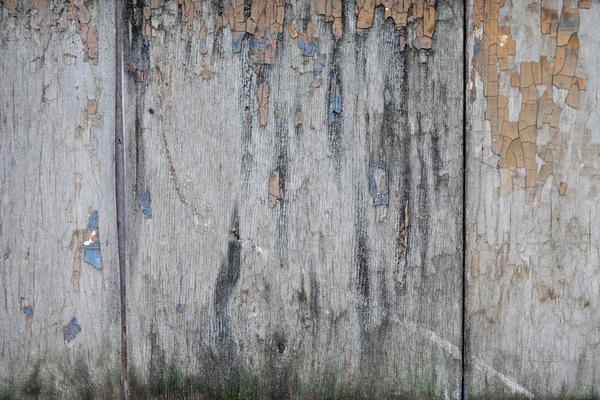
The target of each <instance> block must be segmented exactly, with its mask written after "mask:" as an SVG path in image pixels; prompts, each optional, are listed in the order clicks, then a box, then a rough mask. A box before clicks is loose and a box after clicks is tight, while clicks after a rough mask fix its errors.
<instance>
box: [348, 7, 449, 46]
mask: <svg viewBox="0 0 600 400" xmlns="http://www.w3.org/2000/svg"><path fill="white" fill-rule="evenodd" d="M379 5H382V6H383V7H384V8H385V14H384V19H388V18H391V19H392V20H393V21H394V24H396V29H397V30H403V28H406V27H407V26H408V24H409V23H411V22H414V24H415V39H414V41H413V43H412V44H413V46H414V47H415V48H417V49H430V48H431V46H432V38H433V34H434V32H435V24H436V21H437V17H438V13H437V11H436V9H435V0H357V1H356V5H355V7H354V13H355V14H356V16H357V21H356V31H357V33H358V34H359V35H361V34H364V32H365V30H366V29H368V28H370V27H371V26H373V17H374V15H375V7H377V6H379ZM405 44H406V37H405V36H404V34H403V35H401V37H400V47H401V48H402V49H403V48H404V45H405Z"/></svg>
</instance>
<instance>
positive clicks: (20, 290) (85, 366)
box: [0, 1, 120, 398]
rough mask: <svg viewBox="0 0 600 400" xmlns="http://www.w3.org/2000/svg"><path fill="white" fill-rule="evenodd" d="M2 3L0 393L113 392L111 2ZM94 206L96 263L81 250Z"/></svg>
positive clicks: (98, 394) (115, 278) (116, 341)
mask: <svg viewBox="0 0 600 400" xmlns="http://www.w3.org/2000/svg"><path fill="white" fill-rule="evenodd" d="M3 3H4V4H2V3H1V2H0V134H1V140H0V170H1V171H2V172H1V173H0V182H1V183H0V187H1V189H0V249H1V251H2V256H3V258H2V274H1V277H0V286H1V287H2V289H1V290H2V296H1V299H2V300H1V306H0V342H1V343H0V382H1V383H0V397H2V398H6V397H8V398H11V397H12V396H18V397H27V396H34V397H35V396H39V395H41V396H42V397H44V398H48V397H56V398H84V397H85V398H89V397H90V396H93V397H106V398H110V397H114V396H118V391H117V392H116V393H117V394H116V395H114V393H113V392H112V389H113V388H115V389H117V390H118V387H119V374H120V373H119V371H120V359H119V354H118V350H119V344H120V336H119V335H120V333H119V332H120V325H119V291H118V270H117V268H116V266H117V263H116V257H115V255H116V251H115V248H116V243H115V237H116V236H115V224H114V220H115V210H114V202H115V201H114V198H115V197H114V169H113V159H112V154H113V147H114V142H113V137H114V134H113V126H114V23H113V21H114V17H113V15H114V11H113V10H112V8H111V7H110V5H109V3H108V2H97V1H96V2H86V5H83V3H81V2H77V1H76V2H75V5H71V4H65V5H64V6H63V5H58V2H56V3H57V4H53V3H52V4H51V3H48V2H43V1H37V2H36V1H29V2H11V1H8V2H3ZM13 6H14V7H13ZM86 11H87V13H86ZM94 27H97V44H98V45H99V49H98V50H96V38H95V34H94ZM83 40H86V42H87V47H86V46H85V45H84V43H83ZM97 51H98V52H99V54H98V55H97V58H96V53H97ZM86 52H87V59H88V60H89V61H87V62H84V59H86ZM95 60H97V64H95V63H94V61H95ZM89 100H93V101H92V102H90V101H89ZM94 101H95V102H96V103H97V104H96V105H95V104H94ZM94 210H96V211H98V215H99V233H100V236H99V237H100V239H101V242H100V244H101V253H102V269H101V270H98V269H96V268H95V267H94V266H92V265H90V264H88V263H87V262H85V261H84V258H85V257H86V250H87V249H86V245H85V242H86V241H88V240H91V239H92V236H91V231H88V230H87V227H88V218H89V216H90V214H91V213H92V211H94ZM92 230H93V229H92ZM96 243H97V242H94V246H97V244H96ZM91 244H92V243H90V245H91ZM94 246H91V248H90V249H89V254H88V257H91V256H92V255H93V251H92V250H93V248H92V247H94ZM88 259H89V258H88ZM73 318H75V319H76V322H75V321H73V323H72V324H71V327H68V325H69V323H70V322H71V321H72V319H73ZM65 326H67V327H68V329H67V330H66V331H64V328H63V327H65ZM77 326H79V328H80V329H81V331H80V332H78V328H77ZM66 339H68V340H69V342H68V343H67V341H66ZM113 395H114V396H113ZM36 398H37V397H36Z"/></svg>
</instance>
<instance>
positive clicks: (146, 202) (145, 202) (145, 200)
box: [140, 191, 152, 219]
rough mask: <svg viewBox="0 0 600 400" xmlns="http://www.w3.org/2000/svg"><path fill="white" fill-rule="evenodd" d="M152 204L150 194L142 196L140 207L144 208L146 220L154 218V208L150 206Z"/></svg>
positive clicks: (146, 193) (143, 212)
mask: <svg viewBox="0 0 600 400" xmlns="http://www.w3.org/2000/svg"><path fill="white" fill-rule="evenodd" d="M150 202H151V199H150V193H149V192H148V191H146V192H144V193H143V194H142V195H141V196H140V207H141V208H142V214H144V218H146V219H150V218H152V207H151V206H150Z"/></svg>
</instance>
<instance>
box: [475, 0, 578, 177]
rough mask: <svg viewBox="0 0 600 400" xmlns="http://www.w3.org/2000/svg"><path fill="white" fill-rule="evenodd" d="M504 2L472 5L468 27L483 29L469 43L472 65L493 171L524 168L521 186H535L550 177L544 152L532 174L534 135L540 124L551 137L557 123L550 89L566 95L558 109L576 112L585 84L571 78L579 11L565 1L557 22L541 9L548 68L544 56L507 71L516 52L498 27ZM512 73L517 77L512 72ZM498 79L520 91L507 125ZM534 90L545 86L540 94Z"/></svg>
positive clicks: (505, 103)
mask: <svg viewBox="0 0 600 400" xmlns="http://www.w3.org/2000/svg"><path fill="white" fill-rule="evenodd" d="M503 6H504V2H501V3H498V2H496V1H495V0H476V1H475V3H474V7H475V14H474V24H475V27H476V28H479V27H481V26H482V25H483V30H482V32H483V33H482V35H481V37H479V38H476V39H475V46H474V48H473V66H474V69H475V71H477V72H478V73H479V76H480V77H481V80H482V81H483V92H484V96H485V98H486V106H487V109H486V113H485V119H486V120H487V121H489V124H490V129H491V135H492V151H493V152H494V153H495V154H497V155H499V156H500V160H499V161H498V167H499V168H508V169H509V170H513V171H514V170H516V169H521V168H524V169H525V186H526V187H528V188H535V187H536V180H537V181H540V182H545V181H546V180H547V178H548V176H549V175H550V174H552V161H548V159H546V158H547V157H549V158H550V159H551V158H552V152H551V151H550V149H543V150H542V151H541V152H539V154H538V155H539V157H540V158H542V159H543V160H544V161H546V163H545V164H544V165H542V168H541V169H540V170H539V172H538V164H537V161H536V153H538V149H537V135H538V132H539V131H540V130H542V129H543V125H544V124H546V125H549V128H550V131H551V134H556V133H558V124H559V120H560V114H561V110H562V107H563V105H561V104H557V103H555V101H554V98H555V97H554V94H555V88H556V90H558V89H567V90H569V95H568V96H567V97H566V99H565V102H564V104H566V105H568V106H571V107H573V108H578V107H579V101H580V91H581V90H585V81H584V80H583V79H582V78H580V77H576V76H575V70H576V67H577V58H578V49H579V38H578V36H577V31H578V29H579V10H577V9H570V8H569V2H565V7H564V8H563V10H562V13H561V16H560V18H559V17H558V12H557V11H556V10H553V9H548V8H542V9H541V24H540V28H541V34H542V35H549V36H550V37H551V38H556V44H557V47H556V53H555V57H554V60H555V61H554V64H552V63H551V61H550V60H549V59H548V57H547V56H542V57H541V58H540V60H539V62H522V63H521V64H520V65H519V66H518V67H517V66H514V67H511V66H510V63H509V56H514V55H515V54H516V53H517V46H516V42H515V41H514V40H513V39H512V35H511V30H510V27H509V26H501V25H498V17H499V14H500V9H501V8H502V7H503ZM517 68H518V72H517ZM503 76H507V77H508V76H510V82H511V86H512V87H518V88H519V89H520V92H521V111H520V113H519V122H510V121H508V96H509V93H508V92H504V91H503V90H502V89H501V88H500V85H499V81H500V80H501V78H502V77H503ZM538 86H542V87H545V91H544V92H543V93H542V94H541V95H540V94H539V91H538V88H537V87H538Z"/></svg>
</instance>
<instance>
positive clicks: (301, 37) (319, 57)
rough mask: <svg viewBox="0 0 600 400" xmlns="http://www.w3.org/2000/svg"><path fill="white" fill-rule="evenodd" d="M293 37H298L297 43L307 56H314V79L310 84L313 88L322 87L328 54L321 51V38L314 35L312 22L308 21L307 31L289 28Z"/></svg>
mask: <svg viewBox="0 0 600 400" xmlns="http://www.w3.org/2000/svg"><path fill="white" fill-rule="evenodd" d="M288 30H289V32H290V36H291V37H292V39H296V44H297V45H298V48H299V49H300V51H301V52H302V55H303V56H305V57H312V73H313V81H312V83H311V84H310V87H311V88H317V87H320V86H321V84H322V83H323V78H322V72H323V68H325V61H326V60H327V56H326V55H325V54H323V53H320V52H319V38H316V37H313V35H312V30H313V25H312V22H310V21H309V22H308V26H307V28H306V32H305V33H299V32H298V31H297V29H296V28H295V27H294V26H290V28H289V29H288Z"/></svg>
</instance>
